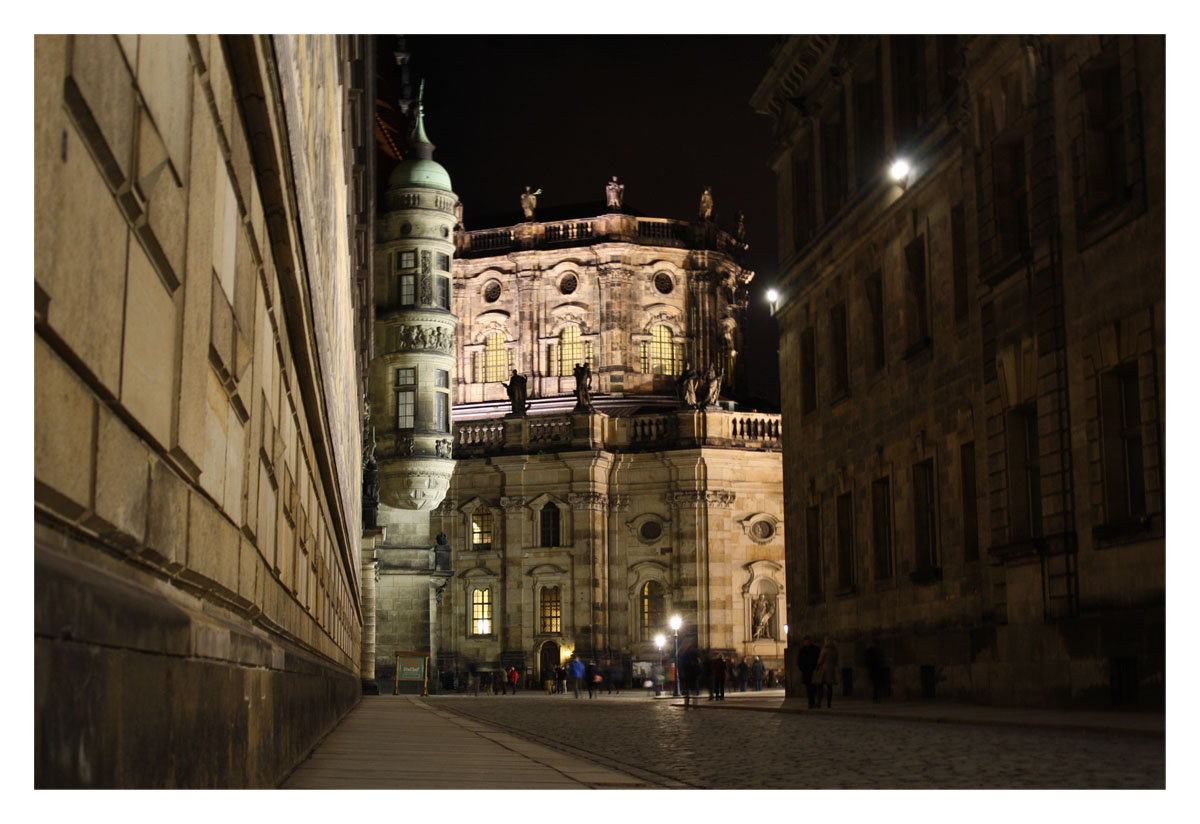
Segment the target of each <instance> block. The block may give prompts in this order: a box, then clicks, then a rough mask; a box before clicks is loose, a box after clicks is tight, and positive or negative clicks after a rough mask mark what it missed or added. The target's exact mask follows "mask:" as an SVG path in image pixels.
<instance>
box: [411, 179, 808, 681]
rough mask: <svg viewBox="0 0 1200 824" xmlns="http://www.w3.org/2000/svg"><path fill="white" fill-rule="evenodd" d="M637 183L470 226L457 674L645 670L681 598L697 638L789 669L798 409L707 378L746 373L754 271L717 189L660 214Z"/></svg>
mask: <svg viewBox="0 0 1200 824" xmlns="http://www.w3.org/2000/svg"><path fill="white" fill-rule="evenodd" d="M617 185H619V184H616V183H615V181H614V184H610V190H609V199H608V205H607V206H605V205H604V203H599V204H596V205H595V207H594V208H592V207H584V208H580V209H577V210H575V211H574V213H573V214H562V215H561V217H562V218H563V219H554V218H555V216H554V215H551V216H550V217H551V218H552V219H550V220H547V219H545V218H544V217H543V218H541V219H538V218H535V216H534V209H535V208H536V200H535V199H534V200H533V201H532V202H530V199H532V196H533V195H535V194H536V193H529V195H530V198H529V199H526V206H527V209H526V217H525V220H524V221H522V222H518V223H515V225H507V226H498V227H495V228H489V229H482V230H478V231H470V232H465V231H464V232H460V233H459V235H458V241H457V242H458V252H457V258H456V260H455V262H454V311H455V314H456V315H457V316H458V318H459V328H458V335H457V337H456V338H455V351H456V354H457V361H458V364H459V368H458V372H457V374H456V375H455V378H454V380H453V391H454V412H453V414H454V419H455V430H456V434H455V442H454V456H455V458H456V460H457V465H456V468H455V471H454V475H453V478H452V479H451V483H450V491H449V493H448V495H447V497H446V499H445V500H444V501H443V502H442V503H441V505H440V506H439V507H438V508H437V509H436V510H434V513H433V515H434V517H433V530H434V532H435V533H436V532H443V533H445V534H446V535H447V536H448V538H449V544H450V546H451V547H453V550H452V557H453V562H452V568H453V576H454V577H453V578H452V579H450V580H449V581H448V582H447V584H446V589H445V591H444V592H443V594H442V611H441V613H440V618H439V631H440V638H441V653H442V654H441V661H442V669H443V671H450V670H452V669H454V668H456V667H457V668H459V669H461V670H466V669H467V668H468V666H469V665H472V664H475V665H479V666H484V667H488V666H495V665H498V664H503V665H505V666H508V665H516V666H517V667H518V668H519V669H520V670H521V671H522V672H523V673H524V674H525V675H526V676H527V677H529V678H538V679H544V678H546V677H548V672H549V670H550V669H552V667H553V665H555V664H557V663H559V661H560V660H562V659H563V658H565V657H566V655H567V654H569V652H571V651H574V652H575V653H577V654H578V655H580V656H582V657H585V658H594V659H596V660H597V661H599V662H601V663H603V662H605V661H609V660H611V661H615V662H618V663H621V664H622V665H623V666H624V667H625V668H626V672H630V671H631V670H630V667H629V665H630V664H631V663H632V662H639V661H641V662H651V661H654V662H656V661H657V660H658V654H659V653H658V650H657V648H656V647H655V645H654V642H653V639H654V636H655V635H656V634H658V633H664V634H665V635H666V637H667V639H668V641H667V643H668V647H667V649H666V654H667V656H668V657H669V656H670V654H671V648H670V645H671V644H672V640H671V631H670V630H669V629H668V628H667V620H668V618H669V617H670V616H671V615H672V614H676V613H678V614H679V615H680V616H681V617H682V618H683V621H684V628H683V630H682V632H681V644H682V643H684V642H688V641H692V642H698V643H699V645H700V646H701V647H704V648H706V649H709V650H712V651H714V652H716V651H720V652H723V653H724V654H725V655H726V656H738V657H741V656H743V655H749V656H754V655H759V656H761V657H762V658H763V659H764V661H765V662H766V664H767V666H768V667H775V668H778V667H779V666H780V665H781V664H782V653H783V631H784V622H785V618H784V615H785V610H784V600H785V593H786V586H785V580H784V575H783V517H782V499H781V474H780V473H781V454H780V427H779V416H778V415H774V414H765V413H759V412H749V411H739V410H736V404H735V403H733V402H731V401H728V400H722V399H721V398H720V397H719V396H720V394H721V384H720V380H719V379H717V380H715V381H710V380H708V377H710V375H709V376H706V375H699V376H698V377H697V375H696V373H697V372H705V371H706V370H707V369H708V367H709V366H710V365H711V366H712V368H713V372H721V371H723V372H724V374H725V375H727V376H729V378H730V381H729V382H734V383H735V385H736V376H737V375H738V374H739V373H740V371H741V369H742V364H741V362H740V360H739V356H738V352H739V349H740V348H741V335H742V330H741V325H740V324H741V319H742V315H743V312H744V310H745V308H746V300H747V293H748V290H747V284H748V283H749V282H750V280H751V278H752V277H753V273H752V272H750V271H747V270H746V269H744V268H743V267H742V266H741V265H740V263H739V259H740V252H741V249H742V243H741V241H739V240H738V239H737V237H735V236H733V235H731V234H729V233H727V232H725V231H721V230H719V229H718V228H717V226H716V224H715V223H713V222H712V220H711V202H710V206H709V217H708V218H702V219H701V220H699V221H692V222H688V221H679V220H666V219H660V218H646V217H640V216H636V215H635V214H632V213H630V212H629V211H626V210H624V209H623V208H622V206H621V200H622V194H621V191H618V190H615V186H617ZM575 215H578V216H575ZM584 364H586V365H587V367H588V373H589V374H588V376H587V377H582V378H580V379H579V380H578V381H577V378H576V371H577V370H582V369H583V365H584ZM514 370H515V372H516V373H519V375H520V376H522V378H523V379H524V380H525V381H526V382H527V385H526V392H527V394H528V409H527V410H526V409H525V408H524V406H525V404H524V403H521V402H520V400H519V399H518V401H516V402H514V401H512V400H510V398H509V396H508V394H507V391H506V384H511V382H512V380H513V374H514ZM520 380H521V378H518V383H519V382H520ZM580 381H581V382H583V383H584V384H585V385H586V384H588V382H589V381H590V387H591V390H593V391H592V392H590V393H589V392H586V391H584V392H580V391H578V386H579V382H580ZM685 384H686V387H685ZM714 384H715V385H714ZM687 387H690V388H687ZM710 387H711V391H710ZM693 396H698V397H693ZM692 401H694V402H692ZM751 661H753V658H752V657H751Z"/></svg>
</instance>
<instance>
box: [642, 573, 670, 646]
mask: <svg viewBox="0 0 1200 824" xmlns="http://www.w3.org/2000/svg"><path fill="white" fill-rule="evenodd" d="M639 606H640V609H639V612H640V613H641V615H640V617H641V621H640V624H641V630H642V633H641V638H642V640H643V641H649V640H650V639H651V638H652V637H653V636H654V633H656V632H658V631H659V630H661V629H662V627H663V625H664V624H665V623H666V622H665V620H664V619H665V616H666V613H667V607H666V591H665V590H664V589H663V585H662V584H660V583H659V582H658V581H647V582H646V583H645V584H643V585H642V592H641V604H640V605H639Z"/></svg>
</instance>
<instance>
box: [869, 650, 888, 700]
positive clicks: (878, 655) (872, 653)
mask: <svg viewBox="0 0 1200 824" xmlns="http://www.w3.org/2000/svg"><path fill="white" fill-rule="evenodd" d="M864 657H865V658H866V664H867V675H868V676H870V678H871V700H872V701H874V702H875V703H876V704H878V703H879V698H880V696H882V695H883V681H884V678H885V677H886V674H885V670H884V666H883V650H881V649H879V642H878V641H876V640H875V639H874V638H872V639H871V643H869V644H867V654H866V656H864Z"/></svg>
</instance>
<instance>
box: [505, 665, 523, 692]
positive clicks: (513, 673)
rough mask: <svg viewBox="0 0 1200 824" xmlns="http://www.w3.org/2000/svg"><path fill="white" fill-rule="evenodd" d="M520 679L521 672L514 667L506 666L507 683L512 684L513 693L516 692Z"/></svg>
mask: <svg viewBox="0 0 1200 824" xmlns="http://www.w3.org/2000/svg"><path fill="white" fill-rule="evenodd" d="M520 680H521V673H519V672H517V668H516V667H509V668H508V683H509V684H511V685H512V691H513V695H516V694H517V683H518V682H519V681H520Z"/></svg>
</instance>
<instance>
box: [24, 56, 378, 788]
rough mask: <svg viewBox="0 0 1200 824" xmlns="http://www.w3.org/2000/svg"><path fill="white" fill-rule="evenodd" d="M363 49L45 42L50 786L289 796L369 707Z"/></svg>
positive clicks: (43, 428) (40, 708) (42, 614)
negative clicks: (360, 278)
mask: <svg viewBox="0 0 1200 824" xmlns="http://www.w3.org/2000/svg"><path fill="white" fill-rule="evenodd" d="M372 53H373V46H372V45H371V41H370V39H369V38H366V39H357V40H356V39H354V38H333V37H316V38H305V37H275V38H268V37H250V36H241V37H210V36H154V37H151V36H140V37H139V36H120V37H114V36H46V37H37V38H35V51H34V61H35V65H34V75H35V78H36V94H35V175H36V177H35V181H36V184H35V231H36V233H35V265H34V301H35V306H34V310H35V312H34V325H35V331H34V371H35V376H36V377H35V384H34V395H35V426H34V456H35V458H34V478H35V483H34V501H35V525H34V529H35V532H34V544H35V554H34V557H35V599H36V600H35V615H34V624H35V630H34V631H35V694H36V706H35V730H36V735H35V769H34V776H35V778H34V780H35V784H36V786H39V787H242V786H252V787H270V786H275V785H276V784H277V783H278V781H279V780H280V779H282V777H283V776H284V775H286V774H287V772H288V771H289V770H290V769H291V768H292V767H293V766H294V765H295V764H296V763H297V762H298V761H299V760H300V759H301V758H303V757H304V756H305V755H306V754H307V752H308V751H309V749H310V748H311V746H312V745H313V744H314V743H315V742H316V741H317V740H319V739H320V738H321V737H322V736H323V735H324V734H325V733H327V732H328V731H329V730H330V729H331V728H332V727H333V726H334V724H336V723H337V721H338V720H339V718H340V717H341V716H342V715H343V714H344V713H345V712H346V711H348V710H349V709H350V708H351V707H352V706H353V705H354V703H355V702H356V701H357V698H358V695H359V694H360V685H359V679H358V675H359V658H360V653H359V644H360V631H361V626H362V617H361V611H360V601H359V575H360V563H361V562H360V557H359V556H360V537H359V509H360V481H359V477H360V472H361V463H360V442H359V421H360V418H361V410H360V403H361V400H360V399H361V397H362V395H361V391H360V388H359V387H361V386H362V384H363V379H362V375H363V373H364V371H365V362H364V361H363V360H362V357H361V354H360V351H361V350H360V348H359V346H358V341H357V340H356V336H355V322H356V318H355V313H356V311H357V310H356V306H355V302H356V296H355V292H354V290H353V288H352V286H353V277H354V273H355V272H356V271H357V270H359V269H361V267H362V265H363V261H362V255H363V254H367V253H369V252H368V250H367V249H366V248H365V247H362V246H356V245H355V244H354V243H352V238H353V237H354V236H355V235H356V234H357V233H358V232H359V228H358V227H357V226H356V224H355V220H354V218H353V217H348V212H349V211H350V210H349V209H348V204H350V203H359V202H368V203H369V202H370V195H369V193H366V192H363V191H361V189H360V188H358V187H359V186H370V185H371V178H370V177H369V176H358V175H348V174H347V170H348V168H349V167H350V166H352V165H353V164H354V163H355V161H356V159H361V157H362V155H363V150H362V147H361V146H359V145H351V144H349V143H348V142H347V140H348V139H349V138H348V135H350V134H354V133H357V134H360V135H367V136H368V138H367V139H368V140H369V135H370V134H371V128H370V124H371V111H370V106H369V105H366V107H365V108H364V107H363V106H362V105H355V104H352V103H351V102H350V101H351V100H352V99H358V100H359V103H360V104H361V102H362V99H363V97H364V95H363V94H362V89H356V88H354V87H352V85H351V84H350V82H349V81H348V80H347V79H346V78H353V77H360V78H361V77H362V76H363V74H364V72H363V66H362V64H363V63H364V62H365V65H366V66H368V67H369V66H370V65H371V59H372V58H371V54H372ZM365 99H366V101H367V102H368V104H369V101H370V99H371V97H370V95H369V94H367V95H365ZM281 118H282V119H281ZM355 118H358V120H357V121H355ZM347 124H351V125H353V126H354V128H353V129H351V128H346V126H347ZM348 164H349V166H348Z"/></svg>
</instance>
